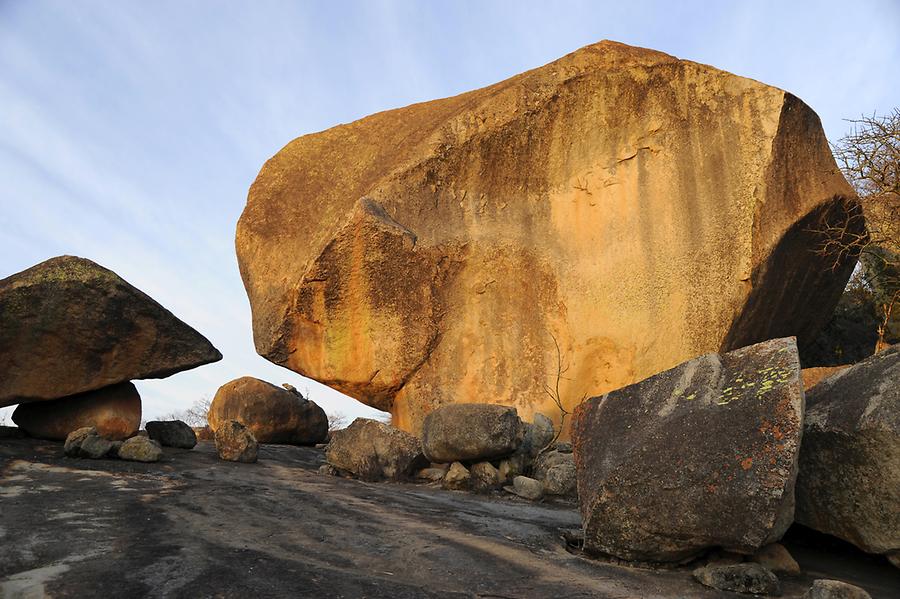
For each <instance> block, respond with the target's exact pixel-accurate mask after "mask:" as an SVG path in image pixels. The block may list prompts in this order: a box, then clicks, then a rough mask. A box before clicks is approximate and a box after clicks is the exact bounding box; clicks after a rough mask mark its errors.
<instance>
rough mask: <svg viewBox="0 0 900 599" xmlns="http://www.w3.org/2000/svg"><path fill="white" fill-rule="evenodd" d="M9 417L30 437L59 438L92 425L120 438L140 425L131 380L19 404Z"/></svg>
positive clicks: (105, 434) (137, 399)
mask: <svg viewBox="0 0 900 599" xmlns="http://www.w3.org/2000/svg"><path fill="white" fill-rule="evenodd" d="M12 420H13V422H15V423H16V424H17V425H18V426H19V427H21V428H22V429H23V430H25V431H27V432H28V434H29V435H31V436H32V437H39V438H41V439H51V440H55V441H63V440H65V438H66V437H67V436H68V434H69V433H71V432H72V431H74V430H77V429H79V428H84V427H90V426H93V427H95V428H96V429H97V432H98V433H99V434H100V435H101V436H102V437H104V438H106V439H116V440H122V439H127V438H128V437H130V436H132V435H134V434H135V433H136V432H137V431H138V429H139V428H140V427H141V396H140V394H139V393H138V390H137V389H136V388H135V386H134V385H133V384H132V383H131V382H124V383H119V384H117V385H110V386H109V387H103V388H102V389H97V390H95V391H86V392H84V393H79V394H78V395H72V396H69V397H63V398H60V399H51V400H47V401H35V402H31V403H25V404H20V405H19V406H18V407H17V408H16V409H15V411H14V412H13V415H12Z"/></svg>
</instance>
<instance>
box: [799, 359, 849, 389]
mask: <svg viewBox="0 0 900 599" xmlns="http://www.w3.org/2000/svg"><path fill="white" fill-rule="evenodd" d="M849 367H850V364H844V365H842V366H816V367H814V368H804V369H803V370H801V371H800V376H801V377H802V378H803V390H804V391H809V390H810V389H812V388H813V387H815V386H816V385H818V384H819V383H821V382H822V381H824V380H825V379H827V378H828V377H830V376H831V375H833V374H837V373H838V372H840V371H842V370H845V369H847V368H849Z"/></svg>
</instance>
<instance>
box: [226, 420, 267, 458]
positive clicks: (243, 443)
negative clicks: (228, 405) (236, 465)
mask: <svg viewBox="0 0 900 599" xmlns="http://www.w3.org/2000/svg"><path fill="white" fill-rule="evenodd" d="M216 452H218V454H219V458H220V459H222V460H225V461H228V462H244V463H245V464H252V463H253V462H255V461H256V459H257V456H258V454H259V443H257V441H256V437H254V436H253V433H252V432H251V431H250V429H248V428H247V427H245V426H244V425H243V424H241V423H240V422H237V421H236V420H226V421H225V422H220V423H219V426H218V428H216Z"/></svg>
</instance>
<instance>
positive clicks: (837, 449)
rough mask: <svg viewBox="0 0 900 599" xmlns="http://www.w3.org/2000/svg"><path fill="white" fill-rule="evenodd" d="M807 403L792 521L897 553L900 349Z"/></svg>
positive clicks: (819, 388) (814, 392) (830, 383)
mask: <svg viewBox="0 0 900 599" xmlns="http://www.w3.org/2000/svg"><path fill="white" fill-rule="evenodd" d="M806 398H807V413H806V422H805V426H804V431H803V447H802V448H801V451H800V474H799V476H798V477H797V515H796V518H797V521H798V522H800V523H801V524H804V525H806V526H808V527H810V528H813V529H815V530H818V531H821V532H824V533H827V534H830V535H834V536H836V537H840V538H842V539H844V540H846V541H849V542H851V543H853V544H854V545H856V546H857V547H859V548H860V549H862V550H863V551H868V552H870V553H882V554H890V553H894V552H900V346H897V345H894V346H892V347H890V348H888V349H886V350H884V351H881V352H879V353H877V354H875V355H874V356H872V357H870V358H867V359H866V360H864V361H862V362H860V363H858V364H855V365H854V366H852V367H850V368H848V369H846V370H843V371H842V372H840V373H839V374H837V375H835V376H832V377H829V378H828V379H826V380H824V381H823V382H821V383H819V384H818V385H816V386H815V387H813V388H812V389H810V390H809V393H808V394H807V396H806Z"/></svg>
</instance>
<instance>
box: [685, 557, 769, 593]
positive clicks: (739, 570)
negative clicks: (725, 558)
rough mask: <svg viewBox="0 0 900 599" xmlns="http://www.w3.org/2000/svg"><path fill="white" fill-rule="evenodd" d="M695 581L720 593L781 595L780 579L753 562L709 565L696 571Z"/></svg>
mask: <svg viewBox="0 0 900 599" xmlns="http://www.w3.org/2000/svg"><path fill="white" fill-rule="evenodd" d="M694 579H695V580H696V581H697V582H699V583H700V584H702V585H704V586H708V587H711V588H714V589H717V590H719V591H731V592H733V593H749V594H752V595H780V594H781V584H780V583H779V582H778V577H777V576H775V575H774V574H772V572H770V571H769V570H767V569H766V568H764V567H762V566H760V565H759V564H756V563H753V562H746V563H743V564H728V565H709V566H703V567H702V568H697V569H696V570H694Z"/></svg>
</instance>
